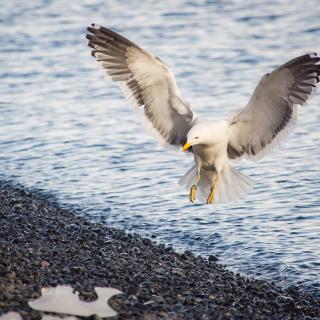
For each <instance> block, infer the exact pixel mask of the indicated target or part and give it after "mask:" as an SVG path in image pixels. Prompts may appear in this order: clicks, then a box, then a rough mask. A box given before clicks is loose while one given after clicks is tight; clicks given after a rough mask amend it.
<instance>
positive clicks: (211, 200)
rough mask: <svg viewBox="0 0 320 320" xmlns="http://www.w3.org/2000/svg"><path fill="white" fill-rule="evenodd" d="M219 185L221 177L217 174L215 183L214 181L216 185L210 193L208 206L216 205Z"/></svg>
mask: <svg viewBox="0 0 320 320" xmlns="http://www.w3.org/2000/svg"><path fill="white" fill-rule="evenodd" d="M218 183H219V175H218V173H217V176H216V179H215V181H214V185H213V187H212V188H211V192H210V194H209V197H208V199H207V204H212V203H214V199H215V191H216V189H217V185H218Z"/></svg>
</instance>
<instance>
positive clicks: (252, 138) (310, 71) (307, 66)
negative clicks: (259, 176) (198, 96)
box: [228, 53, 320, 159]
mask: <svg viewBox="0 0 320 320" xmlns="http://www.w3.org/2000/svg"><path fill="white" fill-rule="evenodd" d="M319 61H320V58H319V57H318V56H317V54H316V53H312V54H306V55H303V56H300V57H298V58H295V59H293V60H290V61H289V62H287V63H285V64H283V65H282V66H280V67H278V68H277V69H275V70H274V71H273V72H271V73H268V74H266V75H264V76H263V77H262V79H261V80H260V82H259V84H258V86H257V87H256V89H255V90H254V92H253V95H252V96H251V98H250V100H249V102H248V104H247V105H246V107H245V108H244V109H243V110H242V111H241V112H239V113H238V114H236V115H235V116H233V117H232V118H231V119H230V121H229V133H230V138H229V144H228V156H229V158H230V159H235V158H238V157H241V156H242V155H245V156H247V157H248V158H251V159H259V158H261V157H262V156H263V155H264V154H265V153H266V152H268V151H269V150H271V149H272V148H273V147H274V146H275V145H277V144H278V143H279V142H280V141H281V140H282V139H283V138H285V137H286V136H287V134H288V132H289V131H290V128H291V127H292V126H293V124H294V123H295V121H296V118H297V105H302V104H304V103H305V102H306V101H307V100H308V98H309V97H310V95H311V94H312V92H313V91H314V89H315V88H316V85H317V83H318V82H319V80H320V64H319Z"/></svg>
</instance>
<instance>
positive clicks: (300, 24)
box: [0, 0, 320, 295]
mask: <svg viewBox="0 0 320 320" xmlns="http://www.w3.org/2000/svg"><path fill="white" fill-rule="evenodd" d="M301 4H302V2H301V1H290V2H287V1H264V2H263V3H262V1H223V2H222V1H197V4H195V3H193V2H192V1H143V2H141V1H116V0H108V1H98V0H96V1H95V0H93V1H91V0H90V1H89V0H82V1H74V2H73V1H45V0H39V1H11V0H10V1H9V0H2V1H1V4H0V23H1V25H0V39H1V40H0V41H1V46H0V96H1V101H0V109H1V117H0V148H1V153H0V178H2V179H8V180H12V179H13V180H15V181H17V182H19V183H22V184H23V185H26V186H29V187H34V188H39V189H41V190H43V191H44V192H47V193H50V194H53V195H55V196H56V197H57V199H58V200H59V201H60V203H61V204H63V205H64V206H67V207H71V208H75V209H78V210H79V211H81V212H85V214H86V215H88V217H89V218H91V219H93V220H95V221H103V222H105V223H106V224H108V225H111V226H114V227H120V228H122V229H126V230H129V231H135V232H138V233H140V234H143V235H146V236H151V235H153V236H156V239H158V240H160V241H164V242H165V243H167V244H172V245H173V246H174V247H175V248H176V249H178V250H184V249H189V250H194V251H196V252H198V253H201V254H204V255H209V254H214V255H218V256H219V258H220V260H221V261H222V262H224V263H227V264H228V265H229V266H230V268H232V269H233V270H238V271H241V272H242V273H245V274H248V275H252V274H253V275H255V276H258V277H261V278H267V279H272V280H275V281H278V282H281V283H282V284H284V285H297V284H301V283H303V285H304V286H305V287H306V289H307V290H309V291H310V292H312V293H314V294H318V295H319V294H320V280H319V274H320V203H319V194H320V175H319V173H320V164H319V163H320V162H319V160H320V139H319V138H320V129H319V123H320V95H319V94H318V95H317V96H315V97H314V99H313V100H312V101H311V102H310V103H309V105H308V106H307V107H306V108H301V109H300V121H299V123H298V125H297V127H296V130H295V131H294V132H293V134H291V136H290V139H289V140H288V141H287V142H286V143H284V144H282V146H281V147H280V148H278V149H277V150H276V151H275V152H273V153H271V154H270V155H269V156H267V157H266V158H264V159H263V160H262V161H260V162H259V163H251V162H240V163H238V164H237V167H238V168H240V169H241V170H242V172H244V173H245V174H247V175H249V176H250V177H251V178H253V179H254V180H255V181H256V186H255V189H254V191H253V192H252V193H251V194H250V195H249V196H248V197H247V198H246V199H244V200H243V201H241V202H239V203H237V204H234V205H228V206H227V205H224V206H219V207H214V206H212V207H209V206H206V205H199V204H197V205H190V204H189V202H188V195H187V192H186V191H185V190H182V189H180V187H179V186H178V185H177V181H178V178H179V177H180V176H181V175H183V174H184V172H185V171H186V170H187V169H188V167H189V166H190V164H191V162H192V159H191V158H188V157H186V156H185V155H184V154H182V153H170V152H167V151H164V149H163V148H162V147H161V146H159V145H157V143H156V142H154V140H153V139H152V137H151V136H150V135H149V134H147V133H146V131H145V129H144V128H143V127H142V126H141V124H140V119H139V116H138V115H137V114H134V113H133V112H132V111H131V109H130V106H129V105H128V104H127V103H126V102H125V100H124V99H122V95H121V92H120V90H119V88H118V86H117V84H114V83H111V82H110V81H108V80H106V79H105V78H104V75H103V72H102V71H101V70H99V68H98V65H97V64H96V63H95V61H94V60H93V59H92V58H91V57H90V52H89V48H87V42H86V40H85V33H86V31H85V28H86V26H87V25H88V24H89V23H91V22H96V23H99V24H104V25H106V26H109V27H112V28H114V29H115V30H117V31H119V32H122V33H123V34H125V35H127V36H128V37H129V38H131V39H132V40H134V41H136V42H137V43H139V44H140V45H142V46H144V47H145V48H147V49H149V50H151V51H152V52H153V53H154V54H156V55H157V56H159V57H161V58H162V59H163V60H164V61H166V62H167V63H168V64H169V66H170V67H171V68H172V71H173V72H174V74H175V75H176V79H177V82H178V85H179V87H180V89H181V91H182V93H183V95H184V97H185V98H186V99H187V100H188V101H190V103H191V104H192V106H193V109H194V110H195V111H196V112H197V113H199V114H201V115H203V116H207V117H212V118H216V119H223V118H225V117H227V115H228V113H229V112H231V111H234V110H237V109H238V108H241V107H242V106H244V104H245V103H246V101H247V100H248V98H249V96H250V94H251V93H252V91H253V89H254V87H255V85H256V84H257V82H258V80H259V78H260V77H261V76H262V75H263V74H264V73H266V72H268V71H271V70H272V68H274V67H275V66H277V65H278V64H280V63H283V62H285V61H286V60H288V59H290V58H293V57H295V56H297V55H300V54H303V53H305V52H310V51H315V50H316V51H318V52H319V51H320V50H319V49H320V40H319V39H320V7H319V3H318V0H307V1H303V9H302V6H301Z"/></svg>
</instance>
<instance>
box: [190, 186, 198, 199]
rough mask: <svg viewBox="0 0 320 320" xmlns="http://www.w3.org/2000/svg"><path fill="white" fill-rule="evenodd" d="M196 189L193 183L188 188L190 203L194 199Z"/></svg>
mask: <svg viewBox="0 0 320 320" xmlns="http://www.w3.org/2000/svg"><path fill="white" fill-rule="evenodd" d="M196 190H197V187H196V186H195V185H193V186H192V187H191V189H190V194H189V200H190V202H191V203H193V202H194V201H195V200H196Z"/></svg>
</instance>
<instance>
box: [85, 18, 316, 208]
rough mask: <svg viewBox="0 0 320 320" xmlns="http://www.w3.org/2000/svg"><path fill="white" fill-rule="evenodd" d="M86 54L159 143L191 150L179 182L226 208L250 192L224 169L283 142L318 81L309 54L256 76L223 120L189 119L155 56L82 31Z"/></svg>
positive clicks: (95, 29)
mask: <svg viewBox="0 0 320 320" xmlns="http://www.w3.org/2000/svg"><path fill="white" fill-rule="evenodd" d="M88 31H89V32H90V34H88V35H87V38H88V39H89V46H90V47H91V48H92V55H93V56H94V57H95V58H96V59H97V60H98V61H99V63H100V64H101V66H102V68H103V69H104V70H105V71H106V73H107V74H108V75H109V76H110V77H111V79H112V80H114V81H119V82H120V83H121V86H122V89H123V92H124V95H125V96H126V98H127V99H128V100H129V101H130V102H131V103H132V104H133V105H134V106H135V107H137V108H139V107H143V110H144V112H143V114H144V117H145V120H146V123H147V124H148V127H150V128H152V131H153V133H155V135H156V136H157V137H158V138H160V139H161V141H162V142H164V143H166V144H168V145H171V146H175V147H181V146H182V148H183V150H184V151H185V150H189V151H192V152H193V154H194V159H195V165H194V166H193V167H192V168H191V169H190V170H189V171H188V172H187V173H186V174H185V175H184V177H182V178H181V180H180V184H181V185H183V186H185V187H187V188H188V189H189V188H191V191H190V200H191V201H192V202H193V201H194V200H195V197H196V196H197V197H198V199H199V200H200V201H202V202H205V201H207V203H210V204H211V203H228V202H234V201H237V200H238V199H240V198H242V197H243V196H245V195H246V194H247V193H248V192H249V191H250V189H251V187H252V181H251V179H250V178H248V177H247V176H245V175H244V174H242V173H240V172H239V171H238V170H236V169H235V168H232V167H231V165H230V162H231V160H234V159H238V158H241V157H242V156H245V157H247V158H249V159H253V160H255V159H260V158H261V157H262V156H264V155H265V154H266V153H267V152H268V151H270V150H271V149H272V148H273V147H274V146H275V145H276V144H278V143H279V142H280V141H281V140H283V139H284V138H285V137H286V136H287V134H288V132H289V131H290V129H291V128H292V127H293V125H294V123H295V122H296V120H297V105H302V104H304V103H305V102H306V101H307V99H308V98H309V97H310V95H311V94H312V93H313V91H314V89H315V88H316V85H317V84H318V83H319V81H320V64H319V61H320V58H319V57H318V56H317V54H316V53H311V54H305V55H303V56H300V57H297V58H295V59H293V60H290V61H289V62H287V63H285V64H283V65H282V66H280V67H278V68H276V69H275V70H274V71H272V72H271V73H268V74H266V75H264V76H263V77H262V79H261V80H260V82H259V84H258V86H257V87H256V89H255V90H254V92H253V94H252V96H251V98H250V100H249V102H248V104H247V105H246V106H245V108H243V109H242V110H241V111H240V112H238V113H236V114H235V115H233V116H231V117H230V119H229V120H228V121H209V120H203V119H201V118H200V117H197V116H196V114H195V113H194V112H193V111H192V110H191V108H190V106H189V104H187V103H186V102H185V101H184V100H183V98H182V96H181V93H180V91H179V88H178V87H177V84H176V82H175V79H174V76H173V75H172V73H171V71H170V70H169V68H168V67H167V66H166V64H164V62H162V61H161V60H160V59H159V58H157V57H154V56H153V55H152V54H150V53H149V52H147V51H146V50H144V49H142V48H140V47H139V46H137V45H136V44H135V43H133V42H131V41H130V40H128V39H126V38H124V37H123V36H121V35H119V34H117V33H116V32H114V31H111V30H110V29H107V28H104V27H100V26H97V25H95V24H93V25H92V27H89V28H88Z"/></svg>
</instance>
